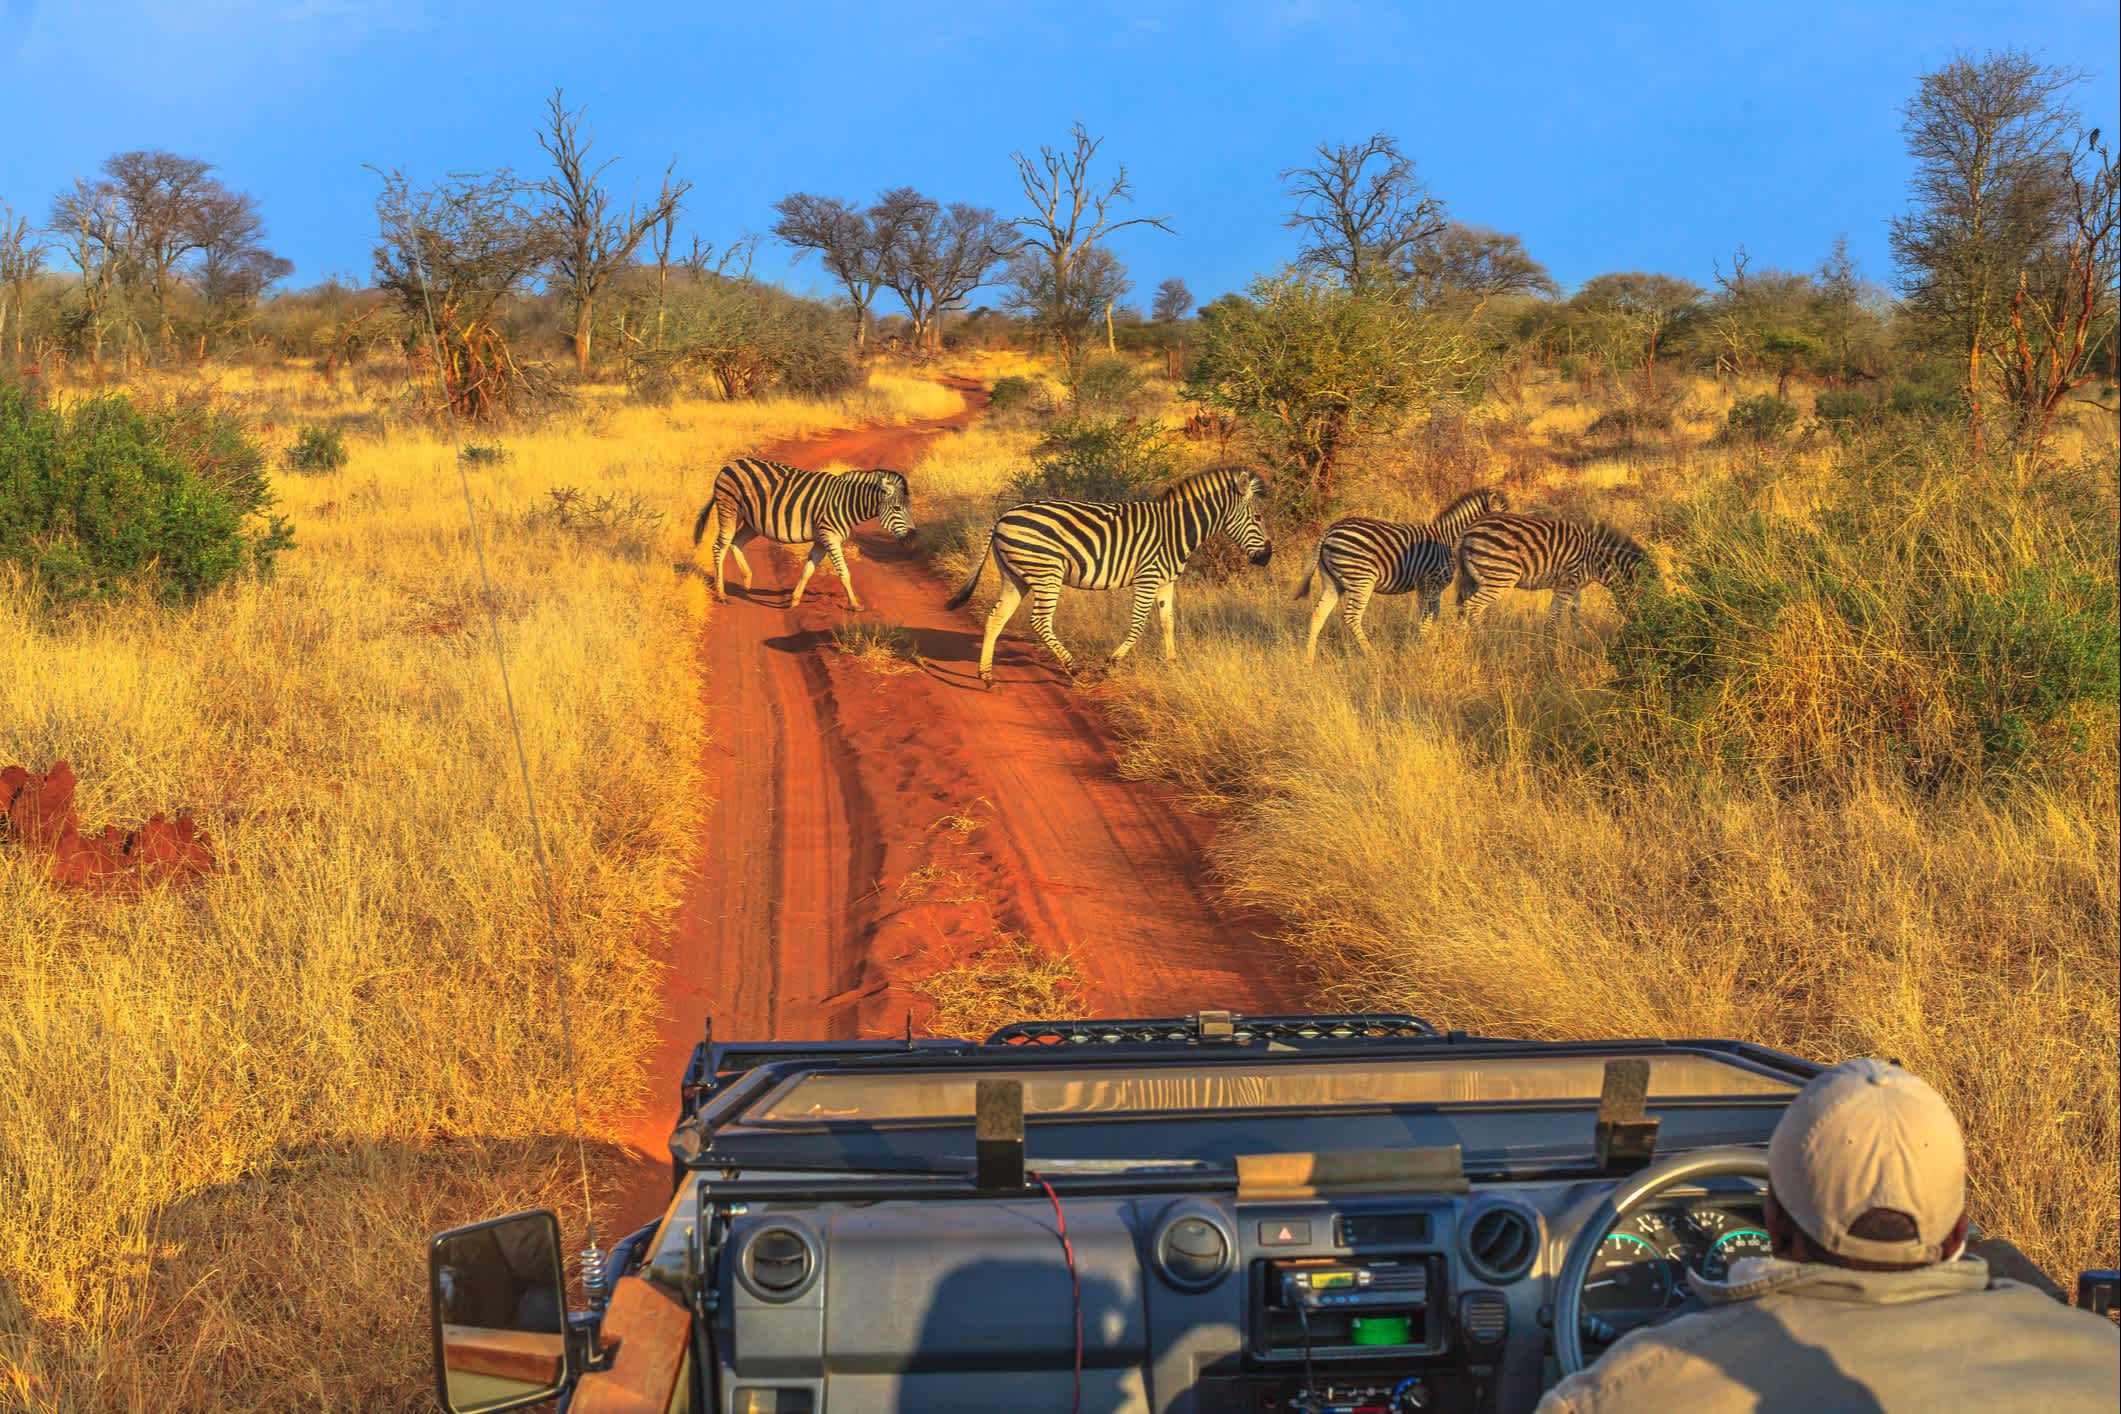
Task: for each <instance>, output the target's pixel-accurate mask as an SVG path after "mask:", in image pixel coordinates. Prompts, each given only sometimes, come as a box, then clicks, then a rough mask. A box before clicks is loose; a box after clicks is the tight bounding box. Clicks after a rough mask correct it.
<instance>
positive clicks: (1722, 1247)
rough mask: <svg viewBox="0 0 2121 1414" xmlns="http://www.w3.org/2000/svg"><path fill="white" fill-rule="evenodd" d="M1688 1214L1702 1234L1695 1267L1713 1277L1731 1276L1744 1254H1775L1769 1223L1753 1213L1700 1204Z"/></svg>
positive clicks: (1759, 1255) (1711, 1278) (1716, 1278)
mask: <svg viewBox="0 0 2121 1414" xmlns="http://www.w3.org/2000/svg"><path fill="white" fill-rule="evenodd" d="M1688 1218H1689V1219H1690V1220H1691V1222H1692V1224H1693V1226H1694V1230H1695V1231H1696V1232H1697V1233H1699V1234H1700V1238H1701V1242H1700V1256H1699V1258H1698V1259H1697V1260H1696V1262H1695V1263H1694V1267H1695V1270H1696V1271H1698V1272H1700V1273H1701V1274H1702V1275H1703V1276H1705V1277H1707V1278H1708V1279H1709V1280H1710V1281H1728V1280H1730V1273H1731V1264H1732V1263H1733V1262H1736V1261H1738V1260H1740V1259H1741V1258H1745V1257H1767V1256H1771V1255H1773V1253H1772V1249H1771V1248H1770V1246H1769V1243H1768V1235H1767V1229H1766V1227H1765V1226H1763V1225H1762V1224H1761V1223H1760V1222H1759V1221H1757V1220H1755V1219H1754V1218H1753V1217H1752V1216H1751V1215H1749V1214H1746V1213H1734V1212H1731V1211H1729V1210H1727V1209H1723V1208H1697V1209H1695V1210H1694V1211H1693V1212H1692V1213H1690V1214H1688Z"/></svg>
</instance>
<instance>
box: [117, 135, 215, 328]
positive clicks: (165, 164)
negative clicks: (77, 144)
mask: <svg viewBox="0 0 2121 1414" xmlns="http://www.w3.org/2000/svg"><path fill="white" fill-rule="evenodd" d="M212 171H213V164H212V163H211V162H201V161H200V160H198V159H197V158H195V157H179V156H178V155H177V154H175V153H173V152H161V151H141V152H121V153H119V154H118V155H117V156H116V157H113V158H111V159H110V160H109V161H107V162H105V163H104V164H103V172H104V180H103V182H102V187H103V190H104V191H105V192H107V193H108V194H109V195H110V197H111V198H112V200H113V201H114V202H115V203H116V213H117V218H118V231H119V245H118V252H117V253H118V264H117V275H118V279H119V282H120V283H121V284H127V285H133V286H136V287H141V288H144V289H145V290H146V291H147V295H148V300H149V304H150V307H151V309H152V311H153V314H154V320H155V340H156V343H157V344H158V345H159V346H160V347H161V348H163V349H164V350H167V349H168V348H169V346H170V344H171V342H172V341H173V340H174V339H175V338H176V325H175V321H174V319H173V318H172V316H171V313H170V295H171V293H172V292H173V291H174V290H175V289H176V287H177V283H178V272H177V266H178V263H179V262H180V261H182V260H183V259H184V257H186V256H187V255H190V254H191V253H192V252H193V251H195V250H197V249H198V248H199V228H200V217H201V213H202V209H203V207H204V206H205V204H206V203H207V202H208V201H211V200H213V199H215V198H218V197H221V196H225V195H227V188H225V187H223V186H222V185H221V183H220V182H218V181H216V180H214V178H213V177H212V176H211V175H209V174H210V173H211V172H212Z"/></svg>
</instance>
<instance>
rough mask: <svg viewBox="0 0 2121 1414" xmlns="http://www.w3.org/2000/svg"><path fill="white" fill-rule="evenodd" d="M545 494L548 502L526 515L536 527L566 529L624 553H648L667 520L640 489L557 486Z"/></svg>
mask: <svg viewBox="0 0 2121 1414" xmlns="http://www.w3.org/2000/svg"><path fill="white" fill-rule="evenodd" d="M545 495H546V498H547V500H546V503H545V504H544V505H541V506H533V507H532V508H531V509H530V512H529V514H528V515H527V516H526V517H525V520H526V521H527V522H528V523H529V524H530V525H531V527H532V528H534V529H535V528H539V527H550V528H551V529H554V530H564V531H566V532H567V533H568V534H569V535H572V536H574V537H575V538H576V539H577V540H581V541H585V542H589V543H594V544H601V545H604V546H606V547H607V548H609V549H611V550H614V551H617V552H618V553H620V554H623V555H629V556H633V557H636V558H638V557H639V556H641V555H644V554H646V553H647V552H648V550H649V549H651V548H652V547H653V546H654V544H655V536H656V532H657V530H658V529H659V528H660V527H661V526H662V524H663V513H662V512H661V511H659V510H657V509H656V508H655V507H654V506H651V505H649V504H648V502H647V501H645V500H643V499H642V497H641V494H640V493H639V492H638V491H629V492H627V493H625V494H624V495H623V496H616V495H610V494H605V495H598V496H592V495H590V494H589V493H588V492H587V491H584V490H582V489H580V488H579V487H575V486H555V487H553V488H551V489H550V490H548V491H547V492H546V493H545Z"/></svg>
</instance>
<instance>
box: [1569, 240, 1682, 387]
mask: <svg viewBox="0 0 2121 1414" xmlns="http://www.w3.org/2000/svg"><path fill="white" fill-rule="evenodd" d="M1700 300H1701V287H1700V286H1698V285H1696V284H1694V283H1693V282H1692V281H1689V280H1681V279H1678V278H1677V277H1675V276H1671V275H1651V274H1645V273H1643V272H1641V271H1630V272H1627V273H1616V274H1611V275H1599V276H1596V277H1594V278H1592V279H1590V280H1586V281H1585V282H1584V285H1583V288H1582V289H1581V290H1578V291H1577V292H1576V298H1575V300H1574V301H1573V302H1574V303H1575V304H1576V305H1577V307H1578V308H1579V309H1581V310H1583V311H1584V312H1585V313H1586V314H1588V315H1590V316H1591V318H1592V320H1593V321H1594V322H1595V323H1596V324H1597V325H1599V326H1601V327H1602V328H1603V330H1604V332H1605V335H1606V338H1607V340H1608V341H1609V342H1610V343H1611V345H1612V346H1613V347H1614V349H1615V351H1616V352H1617V353H1619V354H1620V355H1621V356H1622V357H1624V358H1627V359H1630V360H1635V359H1639V360H1640V361H1641V363H1642V386H1643V391H1644V393H1645V394H1646V395H1647V396H1649V397H1652V398H1654V397H1656V396H1657V358H1658V355H1659V354H1661V353H1663V352H1665V350H1666V348H1667V346H1668V344H1669V343H1670V341H1671V339H1672V336H1673V334H1674V333H1675V332H1676V331H1677V330H1678V329H1679V328H1680V327H1682V326H1683V325H1684V323H1685V322H1686V320H1687V319H1688V318H1689V317H1690V316H1691V315H1693V314H1694V313H1695V312H1696V310H1697V309H1698V308H1699V305H1700Z"/></svg>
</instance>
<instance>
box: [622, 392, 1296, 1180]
mask: <svg viewBox="0 0 2121 1414" xmlns="http://www.w3.org/2000/svg"><path fill="white" fill-rule="evenodd" d="M953 386H957V387H959V388H960V389H961V390H962V391H964V392H965V393H966V396H967V398H968V401H969V402H970V403H971V406H969V407H968V408H967V410H966V411H965V412H964V413H962V414H959V415H957V416H955V417H951V418H945V419H940V420H937V421H932V422H925V423H916V424H914V425H912V426H907V427H890V428H873V429H853V430H847V431H841V432H833V433H829V434H826V435H824V436H821V437H815V438H809V439H805V440H801V441H795V442H788V443H783V444H780V445H778V446H773V447H768V448H766V449H764V452H763V454H764V455H765V456H768V457H771V458H774V459H776V460H780V461H786V462H790V463H792V464H794V465H798V466H809V467H818V466H824V465H826V464H827V463H833V462H837V463H842V464H847V465H853V466H864V467H867V466H886V467H894V468H904V467H905V466H906V465H907V464H908V463H909V462H910V461H911V460H912V459H913V458H914V456H915V455H916V454H917V453H918V452H919V451H920V450H921V449H922V448H923V447H924V446H925V445H926V444H927V443H928V442H929V441H931V440H932V439H934V438H936V437H941V436H948V435H950V434H951V433H952V432H954V431H955V430H956V429H957V428H959V427H962V426H964V425H965V424H966V423H968V422H970V421H971V420H972V418H973V417H975V416H976V415H977V413H978V409H979V406H980V404H982V403H983V402H984V398H983V397H982V395H981V394H980V392H979V390H978V389H977V387H976V386H975V385H970V384H953ZM913 512H914V522H915V524H916V525H918V524H919V522H920V483H919V479H918V475H917V474H916V476H915V479H914V483H913ZM856 544H857V545H858V546H859V550H860V558H859V559H858V560H856V561H855V562H854V563H853V565H852V573H853V575H854V580H855V587H856V590H857V591H858V592H859V593H860V594H861V596H862V598H863V601H864V603H865V605H866V611H865V613H864V614H863V615H861V616H859V617H860V618H863V619H866V620H869V621H872V622H880V623H889V624H896V625H899V626H901V627H903V628H905V629H907V630H908V631H909V632H910V633H911V634H912V635H913V638H914V640H915V643H916V646H917V649H918V652H919V654H920V657H921V659H922V660H923V662H924V667H923V668H922V669H920V670H915V671H905V672H899V673H894V674H888V675H887V674H879V673H876V672H873V671H871V670H870V669H869V668H866V667H864V666H863V665H861V664H860V663H858V662H856V661H855V660H853V659H852V658H850V657H849V656H848V655H846V654H845V653H842V652H840V651H838V649H837V648H836V647H835V646H834V643H833V637H832V630H833V629H834V627H835V626H837V625H839V624H841V623H843V622H846V621H847V620H848V619H849V617H850V615H849V613H848V610H847V605H846V600H845V596H844V593H843V591H842V589H841V587H840V585H839V582H838V580H837V579H836V578H835V577H834V576H833V575H832V573H831V569H830V567H829V566H824V567H821V568H820V570H819V572H818V574H817V575H816V576H815V577H814V578H813V579H812V580H811V583H810V592H809V594H808V596H807V597H806V599H805V601H804V603H803V605H802V607H801V608H799V609H796V610H793V611H790V610H789V609H787V608H786V607H785V605H786V604H787V600H788V590H789V588H790V587H791V586H792V585H793V583H794V575H795V570H796V568H797V564H796V562H795V561H794V560H793V559H792V558H791V557H789V556H787V555H784V554H780V553H775V552H773V551H771V550H769V549H767V547H766V545H765V542H755V543H754V546H753V550H752V554H751V557H750V558H751V563H752V569H753V572H754V573H755V575H756V577H757V584H756V587H755V588H754V589H753V591H752V592H751V593H750V594H749V595H748V596H747V595H746V594H744V593H743V592H742V591H741V590H740V589H739V587H738V585H739V583H740V579H739V577H738V576H737V575H736V574H735V562H734V559H733V558H732V560H731V564H730V579H729V585H730V600H729V603H728V604H727V605H722V606H717V607H716V608H715V609H714V611H713V613H712V614H711V615H710V616H709V618H708V621H707V624H706V626H705V629H704V630H703V632H702V635H701V641H700V649H699V651H700V655H701V659H702V665H703V668H704V681H705V696H706V707H707V712H708V718H709V722H710V727H711V731H712V743H711V745H710V746H709V748H708V777H709V783H708V790H709V791H710V792H711V793H712V794H713V796H714V804H713V807H712V809H711V812H710V814H709V817H708V821H707V825H706V829H705V832H704V834H703V836H702V838H701V855H700V861H699V867H698V871H697V874H696V876H695V878H694V879H693V881H692V883H691V885H690V887H689V889H688V891H687V893H686V896H685V899H684V902H683V904H682V906H681V908H680V909H679V913H678V917H677V919H676V922H675V927H674V929H673V934H672V936H671V938H670V940H669V953H668V957H667V965H668V967H669V984H668V985H669V1001H670V1011H669V1015H668V1017H667V1018H666V1020H665V1022H664V1024H663V1026H662V1028H661V1032H660V1040H659V1046H658V1051H657V1055H656V1057H655V1060H654V1062H653V1065H652V1070H651V1075H650V1080H649V1084H650V1096H651V1099H650V1103H649V1106H648V1110H647V1112H646V1113H644V1114H643V1115H642V1116H641V1117H640V1119H639V1121H638V1123H637V1124H636V1125H635V1127H634V1130H635V1135H634V1137H635V1140H636V1142H637V1143H638V1144H639V1145H640V1147H641V1148H642V1149H643V1150H644V1151H646V1152H647V1153H649V1154H652V1155H658V1156H659V1155H661V1154H662V1153H663V1152H664V1140H665V1138H666V1136H667V1134H668V1125H669V1121H670V1118H671V1115H672V1112H673V1106H674V1104H675V1093H676V1086H677V1081H678V1076H679V1074H680V1072H681V1070H682V1068H683V1066H684V1062H685V1059H686V1057H687V1055H688V1054H689V1052H690V1050H691V1047H692V1046H693V1044H694V1043H695V1042H696V1041H697V1040H698V1039H699V1037H700V1034H701V1031H702V1028H703V1024H704V1022H705V1021H706V1020H707V1018H709V1017H710V1016H711V1017H712V1018H713V1021H714V1027H715V1031H716V1034H717V1035H719V1036H723V1037H728V1038H741V1039H746V1040H766V1039H815V1038H838V1037H854V1036H865V1035H867V1036H893V1035H898V1034H899V1033H900V1032H901V1031H902V1030H903V1028H904V1027H905V1025H906V1023H907V1020H908V1018H909V1017H910V1018H911V1020H912V1023H913V1025H914V1028H915V1030H916V1031H920V1030H921V1029H922V1028H923V1026H924V1023H925V1021H926V1019H927V1016H928V1013H929V1006H928V1004H927V1002H926V1001H925V999H923V998H921V997H920V996H919V994H918V993H916V992H914V991H913V990H911V989H910V987H909V986H908V983H909V982H911V981H914V980H917V979H919V978H922V977H926V976H928V975H929V974H931V973H934V972H936V971H938V970H940V969H942V968H943V967H947V966H949V965H952V964H954V963H957V962H961V961H963V960H964V959H965V958H967V957H969V956H970V955H971V954H972V953H973V952H975V951H977V950H978V949H979V948H981V947H983V946H988V945H991V944H993V943H994V942H995V940H996V937H997V934H998V933H999V934H1015V935H1018V936H1021V937H1023V938H1025V939H1028V940H1030V941H1031V942H1032V943H1034V944H1035V945H1037V947H1038V948H1039V949H1040V950H1041V951H1042V952H1045V953H1064V954H1067V955H1069V956H1071V957H1072V958H1073V959H1074V960H1075V962H1076V965H1077V966H1078V968H1079V969H1080V971H1081V973H1082V976H1083V978H1084V980H1085V983H1086V993H1087V994H1086V996H1085V997H1084V1001H1083V1006H1082V1014H1084V1015H1094V1016H1112V1017H1119V1016H1156V1015H1171V1014H1178V1013H1185V1012H1190V1011H1195V1010H1198V1009H1200V1008H1203V1007H1225V1008H1229V1009H1231V1010H1235V1011H1244V1012H1252V1013H1266V1012H1272V1011H1276V1010H1286V1009H1291V1008H1293V1007H1295V1006H1298V1005H1300V1001H1301V999H1300V994H1299V989H1298V988H1297V986H1296V984H1295V983H1294V982H1293V981H1292V980H1291V979H1290V977H1289V976H1288V974H1287V966H1286V963H1285V961H1284V959H1283V958H1282V956H1281V955H1280V953H1279V950H1278V949H1277V948H1276V947H1275V945H1274V944H1273V943H1271V942H1270V941H1267V940H1265V939H1264V938H1263V937H1262V936H1261V935H1262V934H1263V933H1264V932H1265V931H1266V930H1267V928H1268V926H1269V924H1268V921H1267V920H1262V919H1258V918H1246V917H1241V916H1238V915H1236V914H1235V913H1233V912H1232V911H1231V910H1230V909H1229V908H1228V907H1227V906H1226V905H1224V904H1223V903H1221V902H1220V901H1219V900H1218V899H1217V898H1216V897H1215V896H1214V895H1213V893H1212V892H1211V891H1210V890H1209V888H1208V887H1207V886H1206V885H1205V884H1204V882H1203V879H1202V874H1201V861H1202V858H1203V847H1204V845H1205V844H1206V843H1207V838H1208V835H1209V832H1210V829H1211V826H1210V825H1209V823H1208V822H1207V821H1205V820H1202V819H1200V818H1199V817H1196V816H1193V815H1191V814H1188V813H1187V812H1186V811H1184V810H1183V809H1182V808H1181V807H1180V806H1178V804H1177V803H1176V802H1175V801H1174V800H1173V799H1172V797H1171V796H1170V795H1169V794H1168V793H1166V792H1163V791H1161V790H1158V789H1156V788H1154V787H1150V786H1145V785H1141V784H1138V783H1133V782H1128V781H1124V780H1121V779H1120V778H1119V776H1118V774H1117V772H1116V771H1115V769H1114V766H1113V752H1112V744H1111V739H1110V737H1109V735H1108V733H1107V731H1106V728H1105V726H1104V723H1103V721H1102V719H1101V717H1100V716H1099V715H1098V713H1097V711H1096V710H1095V708H1094V706H1093V705H1092V704H1091V703H1090V702H1088V701H1087V700H1086V699H1085V698H1084V696H1083V694H1082V693H1081V692H1080V691H1079V690H1078V689H1077V688H1076V687H1074V686H1073V685H1072V684H1070V683H1068V682H1067V681H1066V679H1065V678H1063V677H1062V676H1061V674H1060V673H1059V671H1058V669H1057V668H1056V667H1055V666H1054V665H1053V664H1052V663H1051V662H1050V660H1047V659H1045V658H1044V657H1043V655H1042V654H1040V653H1038V651H1037V649H1036V647H1035V645H1033V644H1030V643H1026V642H1021V641H1015V640H1012V639H1009V638H1005V639H1003V641H1002V643H1001V646H1000V649H999V652H998V654H997V658H996V679H997V686H996V688H995V690H994V691H993V692H987V691H984V690H982V689H981V687H980V684H979V680H978V676H977V672H976V666H977V658H978V653H979V623H978V621H977V620H976V619H974V618H973V617H972V616H971V614H970V613H951V612H949V611H946V610H945V609H944V608H943V607H942V604H943V601H944V599H946V598H947V597H948V596H949V593H950V591H951V590H952V589H953V588H954V587H955V586H954V585H948V584H945V583H943V582H942V581H941V580H940V579H938V578H937V577H936V576H935V575H934V574H932V573H931V572H930V571H929V570H928V569H927V567H926V564H925V562H924V561H923V560H921V559H920V558H919V557H918V556H917V555H916V554H915V553H913V552H912V551H910V550H907V549H903V548H901V547H900V546H898V545H897V544H896V543H895V542H894V541H893V540H892V539H891V538H890V537H889V536H888V535H886V534H885V533H884V532H883V531H882V530H881V529H879V528H878V527H876V526H874V525H871V526H869V527H866V528H865V529H864V530H863V531H862V532H859V533H858V534H857V536H856ZM702 557H703V559H704V551H703V556H702Z"/></svg>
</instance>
